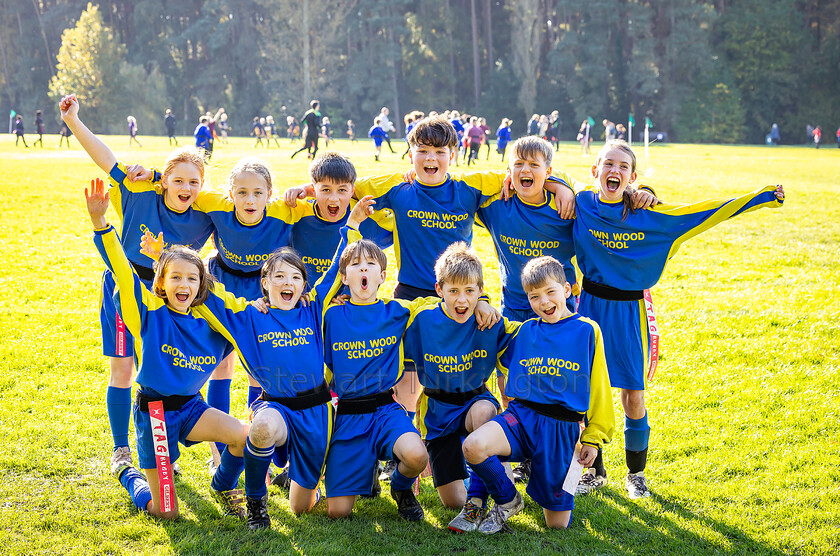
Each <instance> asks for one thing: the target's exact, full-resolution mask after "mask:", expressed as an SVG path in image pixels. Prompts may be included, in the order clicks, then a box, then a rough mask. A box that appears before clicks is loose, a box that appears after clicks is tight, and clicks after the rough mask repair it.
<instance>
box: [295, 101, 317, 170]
mask: <svg viewBox="0 0 840 556" xmlns="http://www.w3.org/2000/svg"><path fill="white" fill-rule="evenodd" d="M320 105H321V103H320V102H318V101H317V100H312V101H310V103H309V110H307V111H306V112H305V113H304V114H303V117H302V118H301V119H300V125H303V126H305V127H306V139H305V140H304V142H303V147H301V148H300V149H298V150H296V151H295V152H293V153H292V158H294V157H295V155H296V154H298V153H299V152H302V151H306V152H307V157H308V158H315V153H317V152H318V137H319V136H320V132H321V113H320V112H318V107H319V106H320Z"/></svg>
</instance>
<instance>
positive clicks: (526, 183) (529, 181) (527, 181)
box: [519, 178, 534, 187]
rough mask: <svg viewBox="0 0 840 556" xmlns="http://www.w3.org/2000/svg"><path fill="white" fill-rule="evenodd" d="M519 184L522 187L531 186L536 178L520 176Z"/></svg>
mask: <svg viewBox="0 0 840 556" xmlns="http://www.w3.org/2000/svg"><path fill="white" fill-rule="evenodd" d="M519 184H520V185H521V186H522V187H531V186H532V185H534V178H519Z"/></svg>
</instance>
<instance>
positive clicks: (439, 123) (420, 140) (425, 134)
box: [407, 116, 458, 149]
mask: <svg viewBox="0 0 840 556" xmlns="http://www.w3.org/2000/svg"><path fill="white" fill-rule="evenodd" d="M407 139H408V144H409V145H410V146H412V147H416V146H418V145H426V146H427V147H449V148H450V149H454V148H455V147H456V146H458V134H457V133H456V132H455V128H454V127H452V124H451V123H450V122H449V121H448V120H447V119H446V118H444V117H442V116H432V117H429V118H425V119H423V120H420V121H419V122H417V125H415V126H414V129H412V130H411V133H409V134H408V137H407Z"/></svg>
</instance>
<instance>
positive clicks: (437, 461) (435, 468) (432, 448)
mask: <svg viewBox="0 0 840 556" xmlns="http://www.w3.org/2000/svg"><path fill="white" fill-rule="evenodd" d="M426 450H427V451H428V452H429V463H430V464H431V467H432V481H433V483H434V485H435V488H438V487H440V486H443V485H448V484H449V483H451V482H453V481H463V480H464V479H466V478H467V477H468V476H469V474H468V473H467V461H466V460H465V459H464V452H463V450H461V434H460V433H452V434H447V435H446V436H438V437H437V438H433V439H431V440H427V441H426Z"/></svg>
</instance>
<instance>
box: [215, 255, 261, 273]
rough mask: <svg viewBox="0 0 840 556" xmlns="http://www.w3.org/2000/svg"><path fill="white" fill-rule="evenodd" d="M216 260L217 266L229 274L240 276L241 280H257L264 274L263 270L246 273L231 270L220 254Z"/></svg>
mask: <svg viewBox="0 0 840 556" xmlns="http://www.w3.org/2000/svg"><path fill="white" fill-rule="evenodd" d="M215 259H216V264H218V265H219V266H220V267H222V270H224V271H225V272H227V273H228V274H233V275H234V276H239V277H240V278H256V277H258V276H259V275H260V273H261V272H262V271H261V270H252V271H250V272H246V271H244V270H237V269H235V268H231V267H229V266H228V265H227V264H226V263H225V260H224V259H223V258H222V256H221V255H219V254H218V253H216V257H215Z"/></svg>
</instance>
